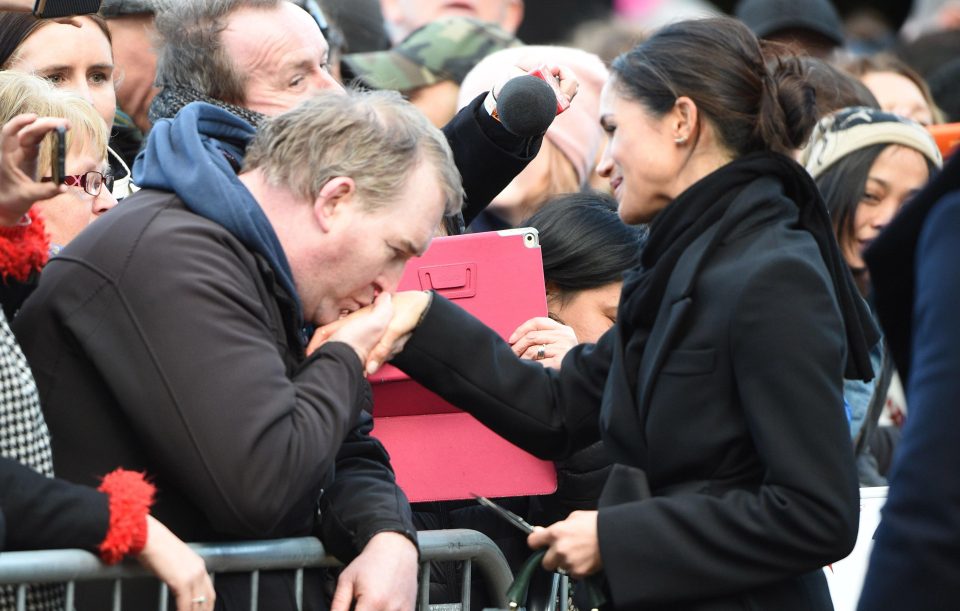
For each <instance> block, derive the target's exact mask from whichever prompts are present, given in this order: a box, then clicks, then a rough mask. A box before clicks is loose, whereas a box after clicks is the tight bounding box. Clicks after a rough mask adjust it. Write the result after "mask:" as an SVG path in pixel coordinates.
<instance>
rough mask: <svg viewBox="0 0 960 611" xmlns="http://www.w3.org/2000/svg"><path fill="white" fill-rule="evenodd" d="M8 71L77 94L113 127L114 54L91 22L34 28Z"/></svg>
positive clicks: (65, 21) (81, 19)
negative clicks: (42, 80)
mask: <svg viewBox="0 0 960 611" xmlns="http://www.w3.org/2000/svg"><path fill="white" fill-rule="evenodd" d="M10 68H11V69H12V70H17V71H19V72H29V73H32V74H35V75H37V76H39V77H41V78H44V79H46V80H48V81H50V82H51V83H53V84H54V85H55V86H56V87H59V88H61V89H66V90H68V91H72V92H74V93H76V94H77V95H79V96H80V97H82V98H84V99H86V100H87V101H89V102H90V103H91V104H93V106H94V108H96V109H97V114H99V115H100V116H101V117H103V121H104V123H106V124H107V128H108V129H111V128H112V127H113V116H114V113H115V112H116V107H117V93H116V90H115V89H114V83H113V52H112V51H111V48H110V41H109V40H107V37H106V36H105V35H104V33H103V31H102V30H101V29H100V27H99V26H98V25H97V24H96V23H94V21H93V20H91V19H89V18H86V17H75V18H72V19H62V20H56V21H51V22H50V23H48V24H47V25H44V26H43V27H41V28H39V29H37V30H36V31H34V32H33V34H31V35H30V36H29V37H28V38H27V39H26V40H25V41H23V43H22V44H21V45H20V47H19V48H18V49H17V53H16V55H15V57H14V60H13V61H12V62H11V64H10Z"/></svg>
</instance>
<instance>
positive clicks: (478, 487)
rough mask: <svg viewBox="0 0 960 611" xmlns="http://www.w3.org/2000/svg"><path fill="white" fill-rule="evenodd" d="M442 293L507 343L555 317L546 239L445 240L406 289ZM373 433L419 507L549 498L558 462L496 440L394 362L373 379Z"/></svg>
mask: <svg viewBox="0 0 960 611" xmlns="http://www.w3.org/2000/svg"><path fill="white" fill-rule="evenodd" d="M427 289H433V290H436V291H437V292H438V293H440V294H441V295H443V296H444V297H446V298H447V299H450V300H451V301H453V302H454V303H456V304H457V305H459V306H461V307H462V308H463V309H465V310H467V311H468V312H470V313H471V314H473V315H474V316H476V317H477V318H479V319H480V320H482V321H483V322H485V323H486V324H487V325H488V326H490V327H491V328H492V329H493V330H495V331H496V332H497V333H499V334H500V336H501V337H503V338H506V337H508V336H509V335H510V334H511V333H513V331H514V329H516V328H517V327H518V326H520V324H521V323H523V322H525V321H526V320H529V319H530V318H533V317H535V316H546V314H547V303H546V294H545V290H544V285H543V262H542V260H541V257H540V242H539V238H538V236H537V232H536V230H535V229H532V228H521V229H513V230H507V231H499V232H495V231H491V232H485V233H474V234H466V235H459V236H448V237H441V238H436V239H434V240H433V242H432V243H431V244H430V248H429V250H427V252H426V253H425V254H424V256H422V257H418V258H415V259H411V260H410V261H409V262H408V263H407V267H406V270H405V272H404V276H403V279H402V280H401V281H400V290H427ZM370 383H371V384H372V385H373V401H374V412H373V418H374V430H373V434H374V436H375V437H377V438H378V439H379V440H380V441H381V442H382V443H383V444H384V446H385V447H386V448H387V451H388V452H389V453H390V462H391V464H392V465H393V468H394V470H395V471H396V474H397V482H398V483H399V485H400V487H401V488H402V489H403V491H404V492H405V493H406V494H407V497H408V498H409V499H410V500H411V501H413V502H419V501H440V500H452V499H466V498H472V494H473V493H476V494H480V495H482V496H489V497H504V496H521V495H535V494H549V493H551V492H553V491H554V490H556V487H557V479H556V471H555V470H554V466H553V463H552V462H549V461H543V460H540V459H538V458H536V457H534V456H532V455H530V454H528V453H527V452H524V451H523V450H521V449H520V448H518V447H516V446H515V445H513V444H511V443H510V442H508V441H506V440H505V439H503V438H502V437H500V436H498V435H497V434H496V433H493V432H492V431H490V429H488V428H487V427H485V426H483V425H482V424H480V423H479V422H478V421H477V420H476V419H475V418H474V417H473V416H471V415H469V414H467V413H464V412H462V411H460V410H459V409H457V408H456V406H453V405H450V404H449V403H447V402H445V401H444V400H443V399H441V398H440V397H438V396H437V395H435V394H433V393H431V392H430V391H428V390H427V389H425V388H424V387H422V386H420V385H419V384H418V383H416V382H414V381H413V380H411V379H410V378H408V377H407V376H406V374H404V373H403V372H401V371H400V370H399V369H396V368H395V367H391V366H389V365H386V366H384V367H383V368H381V369H380V371H378V372H377V373H376V374H375V375H373V376H371V377H370Z"/></svg>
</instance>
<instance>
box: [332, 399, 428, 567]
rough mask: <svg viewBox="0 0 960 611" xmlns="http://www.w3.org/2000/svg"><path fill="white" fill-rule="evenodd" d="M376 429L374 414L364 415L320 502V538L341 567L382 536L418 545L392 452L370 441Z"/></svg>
mask: <svg viewBox="0 0 960 611" xmlns="http://www.w3.org/2000/svg"><path fill="white" fill-rule="evenodd" d="M372 428H373V419H372V418H371V417H370V414H368V413H367V412H366V411H363V412H361V413H360V418H359V421H358V423H357V426H356V427H354V428H353V429H352V430H351V431H350V433H349V434H348V435H347V438H346V439H345V440H344V442H343V445H342V446H341V448H340V452H339V453H338V454H337V462H336V470H337V473H336V477H335V478H334V480H333V483H332V484H331V485H330V486H329V487H327V489H326V490H325V491H324V494H323V496H322V497H321V499H320V515H321V521H320V531H321V532H320V538H321V539H322V540H323V544H324V546H325V548H326V549H327V550H328V551H329V552H330V553H332V554H333V555H334V556H336V557H337V558H338V559H339V560H341V561H342V562H350V561H351V560H352V559H353V558H354V557H355V556H356V555H357V554H359V553H360V552H361V551H363V548H364V546H366V544H367V542H368V541H369V540H370V538H371V537H373V536H374V535H375V534H377V533H379V532H384V531H390V532H398V533H401V534H403V535H405V536H406V537H407V538H409V539H410V541H411V542H412V543H413V544H414V545H417V535H416V529H415V528H414V526H413V517H412V515H411V512H410V504H409V502H408V501H407V497H406V495H404V494H403V491H401V490H400V488H399V487H398V486H397V484H396V478H395V477H394V474H393V470H392V469H391V468H390V458H389V456H387V451H386V450H385V449H384V447H383V445H382V444H381V443H380V442H379V441H378V440H377V439H375V438H373V437H371V436H370V431H371V429H372Z"/></svg>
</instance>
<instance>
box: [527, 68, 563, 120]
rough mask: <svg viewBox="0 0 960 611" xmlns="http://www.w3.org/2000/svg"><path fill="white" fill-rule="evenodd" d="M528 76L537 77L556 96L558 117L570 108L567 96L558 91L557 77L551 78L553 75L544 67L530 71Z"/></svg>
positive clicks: (558, 82)
mask: <svg viewBox="0 0 960 611" xmlns="http://www.w3.org/2000/svg"><path fill="white" fill-rule="evenodd" d="M529 74H530V76H535V77H537V78H538V79H540V80H541V81H543V82H545V83H546V84H547V85H550V89H553V93H554V95H556V96H557V114H558V115H559V114H560V113H562V112H563V111H565V110H566V109H567V108H569V107H570V102H569V101H568V100H567V96H565V95H563V92H562V91H560V81H558V80H557V77H555V76H553V73H552V72H550V70H549V69H548V68H547V67H546V66H540V67H539V68H537V69H536V70H531V71H530V73H529Z"/></svg>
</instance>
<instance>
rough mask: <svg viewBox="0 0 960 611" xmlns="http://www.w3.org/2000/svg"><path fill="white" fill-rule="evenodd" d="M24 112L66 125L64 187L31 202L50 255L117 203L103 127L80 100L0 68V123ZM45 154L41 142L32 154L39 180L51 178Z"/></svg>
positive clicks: (48, 149)
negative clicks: (44, 229) (43, 226)
mask: <svg viewBox="0 0 960 611" xmlns="http://www.w3.org/2000/svg"><path fill="white" fill-rule="evenodd" d="M25 113H33V114H36V115H39V116H48V117H59V118H63V119H66V120H67V121H68V122H69V123H70V126H71V129H70V130H69V131H68V132H67V138H66V155H65V162H64V169H65V178H64V184H65V185H66V187H67V188H66V189H63V190H62V191H61V192H60V193H58V194H57V195H55V196H53V197H51V198H49V199H45V200H40V201H37V202H34V206H33V209H34V211H35V214H38V215H39V216H41V217H42V218H43V221H44V225H45V227H46V232H47V236H48V238H49V243H50V253H51V254H54V255H55V254H57V253H59V252H60V249H62V248H63V247H64V246H66V245H67V244H68V243H69V242H70V241H71V240H73V238H75V237H76V236H77V234H79V233H80V232H81V231H82V230H83V229H84V228H85V227H86V226H87V225H89V224H90V223H92V222H93V221H95V220H96V219H97V218H99V217H100V215H102V214H104V213H105V212H106V211H107V210H109V209H110V208H113V207H114V206H115V205H116V204H117V200H116V198H115V197H114V196H113V193H111V187H112V185H113V176H112V175H111V173H110V169H109V165H108V163H107V137H108V134H107V126H106V124H104V122H103V119H102V118H101V117H100V115H99V114H98V113H97V111H96V110H95V109H94V107H93V106H91V105H90V104H89V103H88V102H87V101H86V100H84V99H83V98H81V97H79V96H77V95H75V94H73V93H70V92H68V91H64V90H61V89H56V88H54V87H53V86H52V85H51V84H50V83H48V82H46V81H45V80H43V79H40V78H37V77H34V76H30V75H28V74H21V73H17V72H10V71H4V72H0V122H4V123H6V122H7V121H9V120H10V119H12V118H13V117H15V116H17V115H20V114H25ZM51 154H52V151H51V146H50V142H49V141H48V142H45V144H44V145H43V146H41V147H40V156H39V158H38V176H39V178H40V180H41V181H47V180H50V178H51Z"/></svg>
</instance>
